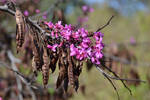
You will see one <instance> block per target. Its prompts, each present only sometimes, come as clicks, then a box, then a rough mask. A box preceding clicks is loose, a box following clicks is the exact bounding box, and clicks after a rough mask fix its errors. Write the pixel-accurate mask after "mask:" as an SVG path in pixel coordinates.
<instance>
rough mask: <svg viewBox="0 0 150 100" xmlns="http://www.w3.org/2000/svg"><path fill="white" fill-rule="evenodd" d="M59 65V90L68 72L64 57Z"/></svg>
mask: <svg viewBox="0 0 150 100" xmlns="http://www.w3.org/2000/svg"><path fill="white" fill-rule="evenodd" d="M58 65H59V75H58V78H57V82H56V88H59V87H60V86H61V84H62V81H63V80H64V78H65V77H66V76H67V71H66V68H65V64H64V60H63V57H60V59H59V63H58Z"/></svg>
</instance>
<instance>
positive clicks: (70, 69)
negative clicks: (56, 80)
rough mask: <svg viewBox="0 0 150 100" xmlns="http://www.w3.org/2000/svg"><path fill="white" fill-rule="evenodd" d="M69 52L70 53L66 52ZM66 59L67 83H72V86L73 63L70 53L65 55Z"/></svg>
mask: <svg viewBox="0 0 150 100" xmlns="http://www.w3.org/2000/svg"><path fill="white" fill-rule="evenodd" d="M68 54H70V53H68ZM67 61H68V64H69V66H68V78H69V83H70V85H72V87H74V74H73V64H72V60H71V57H70V55H68V57H67Z"/></svg>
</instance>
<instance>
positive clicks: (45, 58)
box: [42, 46, 50, 87]
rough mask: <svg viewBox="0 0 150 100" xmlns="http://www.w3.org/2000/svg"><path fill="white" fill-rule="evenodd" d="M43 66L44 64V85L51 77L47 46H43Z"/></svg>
mask: <svg viewBox="0 0 150 100" xmlns="http://www.w3.org/2000/svg"><path fill="white" fill-rule="evenodd" d="M43 62H44V64H43V66H42V75H43V84H44V87H45V86H46V85H47V84H48V79H49V63H50V60H49V56H48V52H47V48H46V47H44V46H43Z"/></svg>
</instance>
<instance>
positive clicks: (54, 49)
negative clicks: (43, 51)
mask: <svg viewBox="0 0 150 100" xmlns="http://www.w3.org/2000/svg"><path fill="white" fill-rule="evenodd" d="M57 47H58V44H54V45H53V46H51V45H47V48H50V49H51V50H52V51H54V52H56V48H57Z"/></svg>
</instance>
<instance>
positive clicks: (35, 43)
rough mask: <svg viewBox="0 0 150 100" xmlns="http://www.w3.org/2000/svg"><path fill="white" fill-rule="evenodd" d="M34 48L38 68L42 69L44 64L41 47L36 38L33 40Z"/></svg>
mask: <svg viewBox="0 0 150 100" xmlns="http://www.w3.org/2000/svg"><path fill="white" fill-rule="evenodd" d="M32 48H33V49H32V50H33V56H34V62H35V63H36V68H37V70H41V66H42V64H43V61H42V58H41V55H40V54H41V53H40V48H39V46H38V43H37V41H36V40H35V39H33V40H32Z"/></svg>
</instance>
